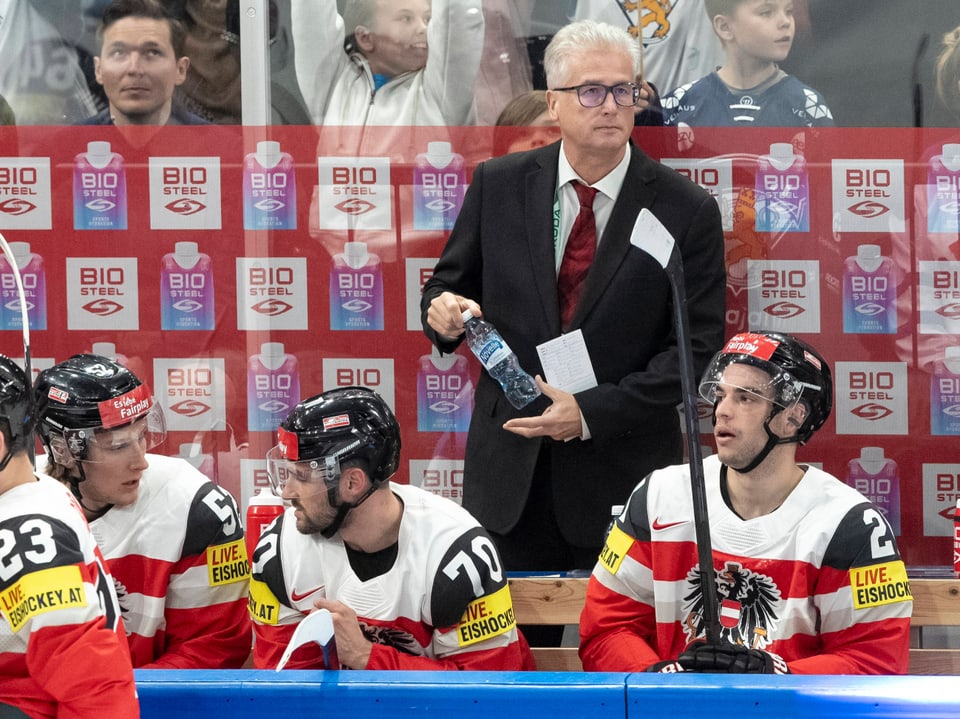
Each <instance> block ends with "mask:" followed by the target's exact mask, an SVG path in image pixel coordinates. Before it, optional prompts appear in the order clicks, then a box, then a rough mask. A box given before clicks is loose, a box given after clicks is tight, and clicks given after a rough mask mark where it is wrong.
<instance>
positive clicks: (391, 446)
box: [267, 387, 400, 493]
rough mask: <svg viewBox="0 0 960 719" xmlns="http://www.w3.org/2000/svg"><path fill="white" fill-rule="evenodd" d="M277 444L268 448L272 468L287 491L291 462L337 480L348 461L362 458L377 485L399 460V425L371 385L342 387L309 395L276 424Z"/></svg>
mask: <svg viewBox="0 0 960 719" xmlns="http://www.w3.org/2000/svg"><path fill="white" fill-rule="evenodd" d="M277 440H278V443H277V446H275V447H274V448H273V449H271V450H270V451H269V452H268V453H267V471H268V474H269V476H270V479H271V481H272V482H273V484H274V488H275V490H277V491H278V493H279V492H280V491H282V489H283V484H284V481H285V478H286V476H287V473H288V472H289V471H291V470H290V469H289V468H288V469H284V467H285V466H287V467H289V465H290V464H291V463H294V464H296V465H298V466H300V467H301V469H302V471H306V472H315V471H317V470H320V471H321V473H322V475H323V479H324V482H325V483H326V484H327V485H331V484H334V483H336V482H337V481H338V480H339V477H340V467H341V466H342V465H343V463H344V462H346V461H348V460H352V459H360V460H362V461H363V463H364V465H365V466H364V469H365V470H366V471H367V474H368V475H369V477H370V481H371V483H372V485H373V487H374V488H376V487H378V486H380V485H381V484H383V483H384V482H386V481H387V480H388V479H390V477H391V476H393V474H394V473H395V472H396V471H397V468H398V467H399V465H400V426H399V425H398V424H397V419H396V417H395V416H394V414H393V411H392V410H391V409H390V407H389V406H387V403H386V402H385V401H384V400H383V398H382V397H381V396H380V395H379V394H377V393H376V392H374V391H373V390H370V389H367V388H366V387H343V388H340V389H334V390H330V391H328V392H324V393H322V394H319V395H316V396H314V397H311V398H309V399H305V400H303V401H302V402H300V403H299V404H297V406H296V407H294V408H293V410H292V411H291V412H290V414H289V415H287V417H286V419H284V420H283V422H281V423H280V426H279V428H278V429H277Z"/></svg>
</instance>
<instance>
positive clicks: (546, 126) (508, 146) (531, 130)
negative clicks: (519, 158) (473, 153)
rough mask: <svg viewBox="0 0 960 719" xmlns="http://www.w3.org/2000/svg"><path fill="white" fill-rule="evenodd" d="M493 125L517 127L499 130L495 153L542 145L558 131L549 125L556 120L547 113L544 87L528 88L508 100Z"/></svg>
mask: <svg viewBox="0 0 960 719" xmlns="http://www.w3.org/2000/svg"><path fill="white" fill-rule="evenodd" d="M496 126H497V127H505V128H516V129H514V130H512V131H511V130H501V131H498V134H497V135H496V137H495V140H496V144H495V146H494V153H493V154H494V155H505V154H507V153H509V152H520V151H522V150H532V149H534V148H535V147H543V146H544V145H549V144H550V143H551V142H553V141H554V140H556V139H557V137H558V134H557V131H556V130H554V129H551V128H556V127H557V122H556V120H554V119H553V118H551V117H550V112H549V110H548V108H547V93H546V92H544V91H543V90H529V91H528V92H524V93H521V94H520V95H517V96H516V97H514V98H513V99H512V100H510V102H508V103H507V104H506V106H505V107H504V108H503V111H502V112H501V113H500V115H499V116H498V117H497V121H496ZM520 128H524V129H520Z"/></svg>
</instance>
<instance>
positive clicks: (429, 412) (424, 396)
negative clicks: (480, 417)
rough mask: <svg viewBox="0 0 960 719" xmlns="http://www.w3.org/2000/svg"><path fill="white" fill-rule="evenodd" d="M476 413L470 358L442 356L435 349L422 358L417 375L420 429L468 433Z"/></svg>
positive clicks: (457, 355) (453, 354)
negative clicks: (471, 420) (471, 419)
mask: <svg viewBox="0 0 960 719" xmlns="http://www.w3.org/2000/svg"><path fill="white" fill-rule="evenodd" d="M472 413H473V382H472V380H471V379H470V365H469V361H468V360H467V358H466V357H464V356H463V355H461V354H458V353H448V354H444V355H441V354H440V351H439V350H438V349H437V348H436V347H434V348H433V349H432V351H431V353H430V354H426V355H423V356H421V357H420V362H419V368H418V372H417V429H418V430H419V431H420V432H466V431H467V430H468V429H469V427H470V416H471V414H472Z"/></svg>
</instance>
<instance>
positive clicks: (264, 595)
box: [250, 483, 533, 670]
mask: <svg viewBox="0 0 960 719" xmlns="http://www.w3.org/2000/svg"><path fill="white" fill-rule="evenodd" d="M390 491H393V492H394V493H395V494H396V495H397V496H398V497H400V499H401V500H402V501H403V519H402V521H401V524H400V537H399V540H398V545H397V556H396V559H395V560H394V561H393V564H392V566H390V567H389V568H388V569H386V570H385V571H383V573H381V574H379V575H378V576H374V577H369V578H367V579H366V580H364V579H362V578H361V577H359V576H358V575H357V573H356V572H355V571H354V569H353V567H352V566H351V563H350V558H349V557H348V555H347V550H346V548H345V547H344V544H343V541H342V540H341V539H340V537H339V535H334V536H333V537H332V538H330V539H327V538H324V537H323V536H321V535H320V534H301V533H300V532H299V531H298V530H297V527H296V520H295V518H294V514H293V511H294V510H293V509H292V508H288V509H287V510H286V512H285V513H284V514H283V515H281V516H280V517H278V518H277V519H276V520H275V521H274V522H273V524H271V525H270V526H269V527H268V528H267V529H265V530H264V532H263V534H262V535H261V536H260V542H259V543H258V544H257V549H256V551H255V552H254V555H253V576H252V578H251V580H250V613H251V615H252V616H253V619H254V631H255V633H256V642H255V645H254V664H255V666H256V667H257V668H271V667H275V666H276V665H277V663H278V662H279V660H280V657H281V655H282V654H283V651H284V650H285V649H286V647H287V644H288V643H289V641H290V638H291V636H292V635H293V633H294V631H295V630H296V627H297V624H299V623H300V622H301V621H302V620H303V619H304V618H305V617H306V616H307V614H308V613H309V612H310V611H311V610H312V608H313V602H314V600H316V599H319V598H324V597H325V598H327V599H331V600H336V601H340V602H343V603H344V604H346V605H347V606H349V607H350V608H351V609H353V610H354V611H355V612H356V614H357V618H358V620H359V622H360V626H361V629H362V630H363V633H364V635H365V636H366V637H367V639H368V640H370V641H371V642H373V645H374V646H373V651H372V652H371V654H370V661H369V662H368V664H367V666H366V668H367V669H477V670H520V669H532V668H533V664H532V657H531V655H530V652H529V648H528V647H527V644H526V641H525V640H524V639H523V638H522V637H521V636H520V634H519V632H518V630H517V626H516V620H515V619H514V614H513V603H512V601H511V598H510V589H509V587H508V586H507V578H506V575H505V573H504V570H503V565H502V564H501V562H500V556H499V553H498V552H497V549H496V547H495V546H494V544H493V541H492V540H491V539H490V537H489V535H488V534H487V532H486V531H485V530H484V529H483V528H482V527H481V526H480V525H479V524H478V523H477V521H476V519H474V518H473V517H472V516H471V515H470V514H469V513H468V512H467V511H466V510H465V509H463V508H462V507H460V506H459V505H457V504H456V503H454V502H451V501H450V500H448V499H444V498H442V497H438V496H436V495H434V494H431V493H430V492H427V491H424V490H422V489H420V488H418V487H412V486H410V485H404V484H394V483H391V484H390ZM287 666H288V667H291V668H322V667H323V661H322V656H320V654H319V652H318V651H313V652H309V651H307V650H298V651H297V652H294V654H293V655H292V657H291V661H290V662H289V663H288V664H287Z"/></svg>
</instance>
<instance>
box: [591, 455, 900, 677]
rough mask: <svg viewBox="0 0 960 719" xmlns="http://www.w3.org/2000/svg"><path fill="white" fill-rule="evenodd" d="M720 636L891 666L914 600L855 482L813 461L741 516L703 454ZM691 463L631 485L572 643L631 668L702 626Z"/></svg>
mask: <svg viewBox="0 0 960 719" xmlns="http://www.w3.org/2000/svg"><path fill="white" fill-rule="evenodd" d="M704 471H705V475H706V491H707V504H708V514H709V517H710V534H711V544H712V547H713V564H714V569H715V570H716V573H717V574H716V591H717V595H718V604H719V613H720V617H719V619H720V625H721V626H720V633H721V640H722V641H726V642H731V643H734V644H743V645H746V646H749V647H752V648H756V649H762V650H765V651H768V652H772V653H774V654H778V655H780V656H781V657H783V659H784V660H786V662H787V665H788V666H789V668H790V671H791V672H792V673H804V674H902V673H905V672H906V670H907V666H908V660H909V638H910V614H911V611H912V607H913V601H912V598H911V595H910V585H909V582H908V580H907V575H906V569H905V568H904V565H903V562H902V560H901V558H900V553H899V551H898V549H897V544H896V539H895V537H894V534H893V531H892V530H891V529H890V525H889V524H888V523H887V520H886V518H885V517H884V515H883V513H882V512H881V511H880V510H879V509H878V508H877V507H876V506H875V505H873V504H872V503H870V502H869V501H868V500H866V499H865V498H864V497H863V495H861V494H860V493H859V492H857V491H856V490H854V489H853V488H851V487H849V486H847V485H845V484H843V483H842V482H841V481H839V480H838V479H836V478H835V477H833V476H832V475H829V474H827V473H825V472H823V471H822V470H819V469H816V468H815V467H806V471H805V474H804V476H803V479H802V480H801V482H800V483H799V484H798V485H797V487H796V488H795V489H794V490H793V492H791V494H790V495H789V496H788V497H787V499H786V500H785V501H784V502H783V504H781V505H780V507H778V508H777V509H776V510H774V511H773V512H771V513H770V514H767V515H765V516H762V517H757V518H754V519H750V520H744V519H741V518H740V517H739V516H738V515H737V514H736V513H735V512H734V511H733V510H732V509H731V508H730V507H729V506H728V504H727V502H726V501H725V499H724V496H723V490H722V488H721V486H722V481H721V475H724V476H725V472H726V468H725V467H722V465H721V463H720V461H719V459H718V458H717V457H716V456H712V457H708V458H707V459H706V460H704ZM700 584H701V582H700V572H699V565H698V556H697V542H696V528H695V524H694V521H693V501H692V496H691V490H690V471H689V467H688V466H686V465H683V466H674V467H668V468H666V469H663V470H659V471H657V472H654V473H652V474H651V475H649V476H648V477H646V478H645V479H644V480H643V481H641V482H640V484H639V485H637V487H636V489H635V490H634V491H633V494H632V495H631V497H630V500H629V503H628V505H627V508H626V510H625V511H624V513H623V514H622V515H621V517H620V518H619V519H618V520H617V522H616V524H615V525H614V527H613V528H612V529H611V531H610V533H609V534H608V536H607V541H606V544H605V545H604V549H603V551H602V553H601V556H600V561H598V562H597V565H596V567H595V568H594V571H593V575H592V577H591V579H590V584H589V587H588V590H587V601H586V605H585V607H584V611H583V615H582V618H581V623H580V633H581V644H580V655H581V658H582V659H583V664H584V668H585V669H588V670H592V671H643V670H644V669H646V668H647V667H648V666H650V665H651V664H654V663H655V662H658V661H663V660H673V659H676V658H677V657H678V656H679V654H680V653H681V652H682V651H683V650H684V649H685V648H686V646H687V645H688V644H689V643H690V642H691V641H693V640H694V639H698V638H699V639H703V638H704V635H705V630H704V626H703V621H702V603H703V602H702V594H701V589H700Z"/></svg>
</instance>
